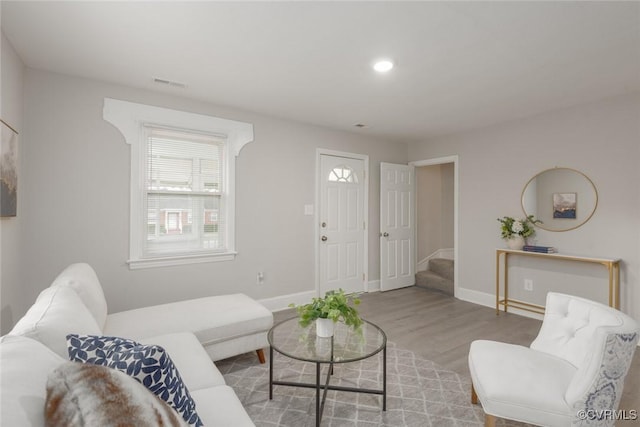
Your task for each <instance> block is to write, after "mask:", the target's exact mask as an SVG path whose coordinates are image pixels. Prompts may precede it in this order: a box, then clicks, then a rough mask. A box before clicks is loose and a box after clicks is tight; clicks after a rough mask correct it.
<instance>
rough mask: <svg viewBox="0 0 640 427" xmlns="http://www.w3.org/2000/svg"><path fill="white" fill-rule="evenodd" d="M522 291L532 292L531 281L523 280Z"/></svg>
mask: <svg viewBox="0 0 640 427" xmlns="http://www.w3.org/2000/svg"><path fill="white" fill-rule="evenodd" d="M524 290H525V291H533V280H531V279H524Z"/></svg>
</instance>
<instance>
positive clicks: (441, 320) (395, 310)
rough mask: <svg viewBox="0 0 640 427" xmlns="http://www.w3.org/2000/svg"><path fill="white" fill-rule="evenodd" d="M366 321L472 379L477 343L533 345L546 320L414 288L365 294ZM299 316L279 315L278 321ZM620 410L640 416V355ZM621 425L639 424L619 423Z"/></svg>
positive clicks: (362, 311) (363, 312) (362, 309)
mask: <svg viewBox="0 0 640 427" xmlns="http://www.w3.org/2000/svg"><path fill="white" fill-rule="evenodd" d="M361 300H362V303H361V305H360V307H359V311H360V314H361V316H362V317H364V318H366V319H367V320H369V321H370V322H373V323H375V324H376V325H378V326H380V327H381V328H382V329H383V330H384V331H385V333H386V334H387V337H388V339H389V340H390V341H393V342H395V343H396V344H397V345H398V346H399V347H402V348H406V349H408V350H411V351H413V352H414V353H417V354H419V355H421V356H423V357H425V358H427V359H429V360H432V361H434V362H436V363H438V364H439V365H441V366H442V367H444V368H446V369H449V370H452V371H455V372H458V373H460V374H463V375H467V376H468V375H469V367H468V364H467V356H468V354H469V346H470V345H471V342H472V341H474V340H477V339H488V340H495V341H502V342H507V343H511V344H519V345H526V346H528V345H529V344H530V343H531V341H533V339H534V338H535V337H536V335H537V334H538V330H539V329H540V324H541V321H539V320H535V319H530V318H528V317H523V316H519V315H516V314H511V313H506V314H505V313H503V312H501V313H500V315H499V316H496V314H495V310H494V309H492V308H489V307H484V306H480V305H476V304H472V303H468V302H465V301H461V300H458V299H456V298H454V297H451V296H448V295H445V294H442V293H439V292H434V291H428V290H426V289H422V288H418V287H415V286H412V287H409V288H403V289H398V290H394V291H388V292H374V293H369V294H364V295H362V297H361ZM293 315H295V313H293V312H292V311H291V310H286V311H283V312H279V313H276V315H275V317H276V319H275V320H276V321H278V320H282V319H285V318H288V317H291V316H293ZM620 409H625V410H627V411H630V410H636V411H638V413H640V351H636V353H635V356H634V359H633V363H632V366H631V370H630V371H629V373H628V375H627V377H626V381H625V387H624V392H623V395H622V400H621V403H620ZM616 425H617V426H632V425H636V426H637V425H640V422H639V421H619V422H618V423H616Z"/></svg>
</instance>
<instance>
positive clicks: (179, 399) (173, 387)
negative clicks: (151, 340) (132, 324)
mask: <svg viewBox="0 0 640 427" xmlns="http://www.w3.org/2000/svg"><path fill="white" fill-rule="evenodd" d="M67 346H68V352H69V359H70V360H71V361H73V362H82V363H91V364H94V365H100V366H107V367H109V368H113V369H117V370H119V371H122V372H124V373H126V374H127V375H129V376H131V377H133V378H135V379H136V380H138V381H139V382H140V383H142V384H143V385H144V386H145V387H147V388H148V389H149V390H150V391H152V392H153V393H154V394H155V395H156V396H158V397H160V398H161V399H162V400H164V401H165V402H167V403H168V404H169V406H171V407H173V408H174V409H175V410H176V411H177V412H178V413H179V414H180V415H181V416H182V418H184V420H185V421H186V422H187V423H189V424H191V425H193V426H196V427H199V426H202V425H203V424H202V421H201V420H200V417H199V416H198V414H197V413H196V403H195V402H194V400H193V398H192V397H191V395H190V394H189V390H187V387H186V385H185V384H184V383H183V381H182V378H181V377H180V373H179V372H178V369H177V368H176V367H175V365H174V364H173V361H172V360H171V358H170V357H169V355H168V354H167V352H166V351H165V350H164V348H162V347H160V346H157V345H146V344H140V343H137V342H135V341H132V340H129V339H126V338H118V337H105V336H98V335H77V334H70V335H67Z"/></svg>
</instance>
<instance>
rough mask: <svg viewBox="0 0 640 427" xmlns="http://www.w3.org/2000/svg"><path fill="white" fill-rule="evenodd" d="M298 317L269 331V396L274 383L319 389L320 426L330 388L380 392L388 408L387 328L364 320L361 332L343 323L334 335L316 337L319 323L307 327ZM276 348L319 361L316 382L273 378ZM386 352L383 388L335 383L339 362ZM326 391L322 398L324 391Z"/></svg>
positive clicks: (288, 354)
mask: <svg viewBox="0 0 640 427" xmlns="http://www.w3.org/2000/svg"><path fill="white" fill-rule="evenodd" d="M298 319H299V318H298V317H293V318H291V319H287V320H284V321H282V322H280V323H277V324H276V325H274V326H273V327H272V328H271V329H270V330H269V333H268V334H267V339H268V340H269V399H273V386H274V385H282V386H291V387H305V388H314V389H315V390H316V426H319V425H320V421H321V420H322V411H323V410H324V403H325V401H326V398H327V391H328V390H337V391H347V392H357V393H368V394H378V395H381V396H382V410H383V411H386V410H387V336H386V335H385V333H384V331H383V330H382V329H380V328H379V327H378V326H376V325H374V324H373V323H371V322H368V321H366V320H364V319H363V325H362V327H361V330H360V331H356V330H354V329H353V328H351V327H350V326H347V325H345V324H344V323H342V322H338V323H336V324H335V330H334V334H333V336H332V337H330V338H321V337H318V336H316V328H315V323H312V324H311V325H310V326H307V327H305V328H303V327H301V326H300V324H299V323H298ZM274 351H277V352H278V353H280V354H282V355H284V356H286V357H290V358H292V359H297V360H301V361H303V362H310V363H315V365H316V382H315V384H313V383H300V382H290V381H278V380H274V379H273V355H274ZM380 352H382V389H379V390H378V389H369V388H357V387H342V386H336V385H331V384H330V380H331V376H332V375H333V368H334V365H335V364H339V363H349V362H356V361H358V360H362V359H367V358H369V357H372V356H374V355H376V354H378V353H380ZM322 364H326V365H327V367H328V369H327V377H326V380H325V382H324V385H322V384H321V383H320V378H321V365H322ZM321 391H322V397H321V396H320V393H321Z"/></svg>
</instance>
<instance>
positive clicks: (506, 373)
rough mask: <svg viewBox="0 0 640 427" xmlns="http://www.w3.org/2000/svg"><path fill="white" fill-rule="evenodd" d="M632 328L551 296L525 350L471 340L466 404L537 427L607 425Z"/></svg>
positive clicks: (610, 312)
mask: <svg viewBox="0 0 640 427" xmlns="http://www.w3.org/2000/svg"><path fill="white" fill-rule="evenodd" d="M638 332H639V328H638V323H637V322H636V321H635V320H633V319H632V318H630V317H629V316H627V315H625V314H624V313H622V312H620V311H618V310H616V309H613V308H611V307H608V306H605V305H603V304H599V303H596V302H593V301H589V300H587V299H584V298H578V297H574V296H570V295H564V294H559V293H553V292H550V293H549V294H548V295H547V305H546V310H545V315H544V320H543V322H542V327H541V328H540V332H539V333H538V336H537V337H536V339H535V340H534V341H533V342H532V343H531V347H523V346H519V345H512V344H505V343H500V342H494V341H485V340H478V341H474V342H473V343H471V349H470V350H469V370H470V371H471V380H472V389H471V401H472V402H473V403H477V402H478V400H480V403H482V408H483V410H484V412H485V426H493V425H495V420H496V417H497V418H506V419H510V420H515V421H520V422H525V423H530V424H534V425H541V426H549V427H552V426H598V427H603V426H610V425H611V426H612V425H614V423H615V413H614V412H613V411H614V410H616V409H617V408H618V405H619V403H620V397H621V396H622V388H623V385H624V378H625V376H626V374H627V371H628V370H629V366H630V365H631V359H632V358H633V353H634V351H635V349H636V344H637V342H638Z"/></svg>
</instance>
